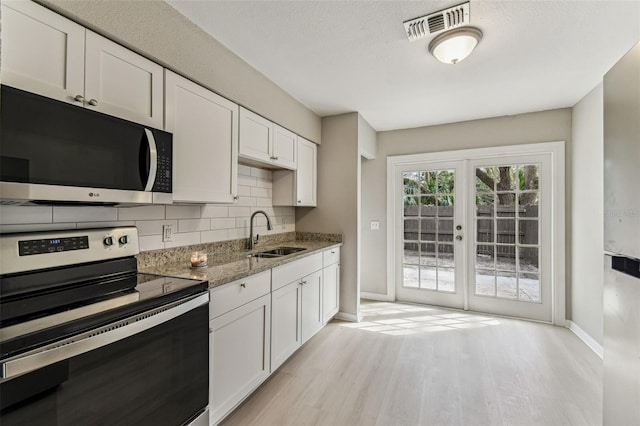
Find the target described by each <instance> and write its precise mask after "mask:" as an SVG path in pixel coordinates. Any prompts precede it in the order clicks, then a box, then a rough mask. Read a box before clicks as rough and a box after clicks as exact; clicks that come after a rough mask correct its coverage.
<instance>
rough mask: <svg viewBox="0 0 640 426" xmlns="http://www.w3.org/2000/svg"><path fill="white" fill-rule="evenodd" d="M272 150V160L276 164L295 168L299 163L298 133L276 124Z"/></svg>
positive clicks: (291, 168) (286, 167)
mask: <svg viewBox="0 0 640 426" xmlns="http://www.w3.org/2000/svg"><path fill="white" fill-rule="evenodd" d="M272 151H273V155H272V156H271V160H272V161H273V164H274V165H277V166H280V167H284V168H285V169H290V170H295V169H296V168H297V165H298V161H297V160H298V157H297V153H298V135H296V134H295V133H293V132H290V131H289V130H287V129H285V128H284V127H281V126H278V125H277V124H274V129H273V150H272Z"/></svg>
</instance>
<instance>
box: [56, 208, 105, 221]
mask: <svg viewBox="0 0 640 426" xmlns="http://www.w3.org/2000/svg"><path fill="white" fill-rule="evenodd" d="M117 220H118V209H117V208H115V207H54V208H53V221H54V222H116V221H117Z"/></svg>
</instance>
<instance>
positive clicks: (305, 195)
mask: <svg viewBox="0 0 640 426" xmlns="http://www.w3.org/2000/svg"><path fill="white" fill-rule="evenodd" d="M317 180H318V147H317V146H316V144H314V143H313V142H309V141H308V140H306V139H303V138H301V137H298V169H297V170H296V197H297V200H296V205H298V206H312V207H315V206H316V204H317V202H318V200H317V192H316V191H317Z"/></svg>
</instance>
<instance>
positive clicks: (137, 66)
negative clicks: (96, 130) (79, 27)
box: [85, 30, 163, 129]
mask: <svg viewBox="0 0 640 426" xmlns="http://www.w3.org/2000/svg"><path fill="white" fill-rule="evenodd" d="M85 72H86V74H85V102H86V105H88V106H89V107H90V108H93V109H95V110H96V111H100V112H103V113H105V114H110V115H114V116H116V117H120V118H124V119H126V120H131V121H135V122H138V123H143V124H148V125H149V126H153V127H156V128H159V129H161V128H162V124H163V116H162V101H163V88H162V75H163V68H162V67H161V66H160V65H158V64H156V63H155V62H152V61H150V60H148V59H146V58H144V57H142V56H140V55H138V54H137V53H134V52H132V51H130V50H129V49H126V48H124V47H122V46H120V45H119V44H116V43H114V42H112V41H111V40H108V39H106V38H104V37H102V36H99V35H98V34H96V33H93V32H91V31H88V30H87V35H86V56H85Z"/></svg>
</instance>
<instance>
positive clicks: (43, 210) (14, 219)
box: [0, 206, 73, 225]
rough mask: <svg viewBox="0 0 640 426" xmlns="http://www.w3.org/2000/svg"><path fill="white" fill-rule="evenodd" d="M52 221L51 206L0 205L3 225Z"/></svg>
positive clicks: (0, 218) (0, 219) (0, 220)
mask: <svg viewBox="0 0 640 426" xmlns="http://www.w3.org/2000/svg"><path fill="white" fill-rule="evenodd" d="M52 221H53V213H52V208H51V207H44V206H43V207H41V206H0V222H1V223H2V224H3V225H16V224H28V223H51V222H52ZM70 222H73V221H70Z"/></svg>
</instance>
